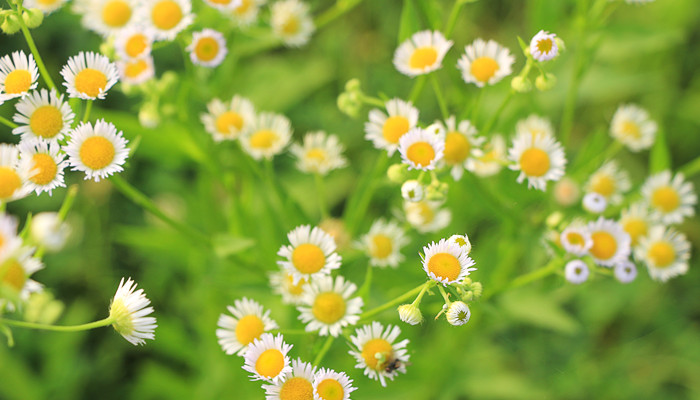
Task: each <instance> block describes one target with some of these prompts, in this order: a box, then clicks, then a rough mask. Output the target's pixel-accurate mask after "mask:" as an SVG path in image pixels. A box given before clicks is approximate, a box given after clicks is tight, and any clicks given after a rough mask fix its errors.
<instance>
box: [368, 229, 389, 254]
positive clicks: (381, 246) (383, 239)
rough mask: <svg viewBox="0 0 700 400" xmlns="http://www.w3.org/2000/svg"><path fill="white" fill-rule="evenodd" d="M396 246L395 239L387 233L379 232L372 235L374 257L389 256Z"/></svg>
mask: <svg viewBox="0 0 700 400" xmlns="http://www.w3.org/2000/svg"><path fill="white" fill-rule="evenodd" d="M393 248H394V245H393V241H392V240H391V238H390V237H389V236H387V235H383V234H381V233H378V234H376V235H374V236H373V237H372V251H371V253H372V257H374V258H379V259H383V258H387V257H389V255H390V254H391V252H392V250H393Z"/></svg>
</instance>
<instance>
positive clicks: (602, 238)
mask: <svg viewBox="0 0 700 400" xmlns="http://www.w3.org/2000/svg"><path fill="white" fill-rule="evenodd" d="M588 232H589V233H590V235H591V240H592V241H593V245H591V248H590V249H589V250H588V253H589V254H590V255H591V256H592V257H593V260H594V261H595V262H596V264H598V265H602V266H604V267H613V266H614V265H615V264H616V263H618V262H621V261H624V260H626V259H627V258H628V257H629V255H630V235H628V234H627V232H625V230H624V229H622V226H620V224H618V223H617V222H615V221H612V220H609V219H605V218H603V217H600V218H598V220H597V221H591V222H589V223H588Z"/></svg>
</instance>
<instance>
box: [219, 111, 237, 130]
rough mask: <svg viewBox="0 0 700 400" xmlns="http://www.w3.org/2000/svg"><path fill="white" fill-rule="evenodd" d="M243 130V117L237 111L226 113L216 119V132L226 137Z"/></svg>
mask: <svg viewBox="0 0 700 400" xmlns="http://www.w3.org/2000/svg"><path fill="white" fill-rule="evenodd" d="M241 128H243V117H242V116H241V115H240V114H239V113H237V112H235V111H224V112H222V113H221V115H219V116H218V117H217V118H216V130H217V131H218V132H219V133H221V134H224V135H228V134H230V133H231V132H232V131H234V130H236V131H240V130H241Z"/></svg>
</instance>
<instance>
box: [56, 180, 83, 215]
mask: <svg viewBox="0 0 700 400" xmlns="http://www.w3.org/2000/svg"><path fill="white" fill-rule="evenodd" d="M77 195H78V185H71V186H70V187H69V188H68V193H66V197H64V198H63V204H61V208H60V209H59V210H58V220H59V221H65V220H66V216H67V215H68V211H70V208H71V207H72V206H73V203H74V202H75V197H76V196H77Z"/></svg>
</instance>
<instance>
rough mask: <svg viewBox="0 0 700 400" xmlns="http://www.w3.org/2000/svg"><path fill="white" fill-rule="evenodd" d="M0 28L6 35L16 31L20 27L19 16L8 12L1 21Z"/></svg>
mask: <svg viewBox="0 0 700 400" xmlns="http://www.w3.org/2000/svg"><path fill="white" fill-rule="evenodd" d="M0 29H2V31H3V33H5V34H7V35H12V34H15V33H17V31H19V29H20V24H19V18H17V15H15V14H10V15H8V16H6V17H5V20H4V21H3V22H2V25H0Z"/></svg>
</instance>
